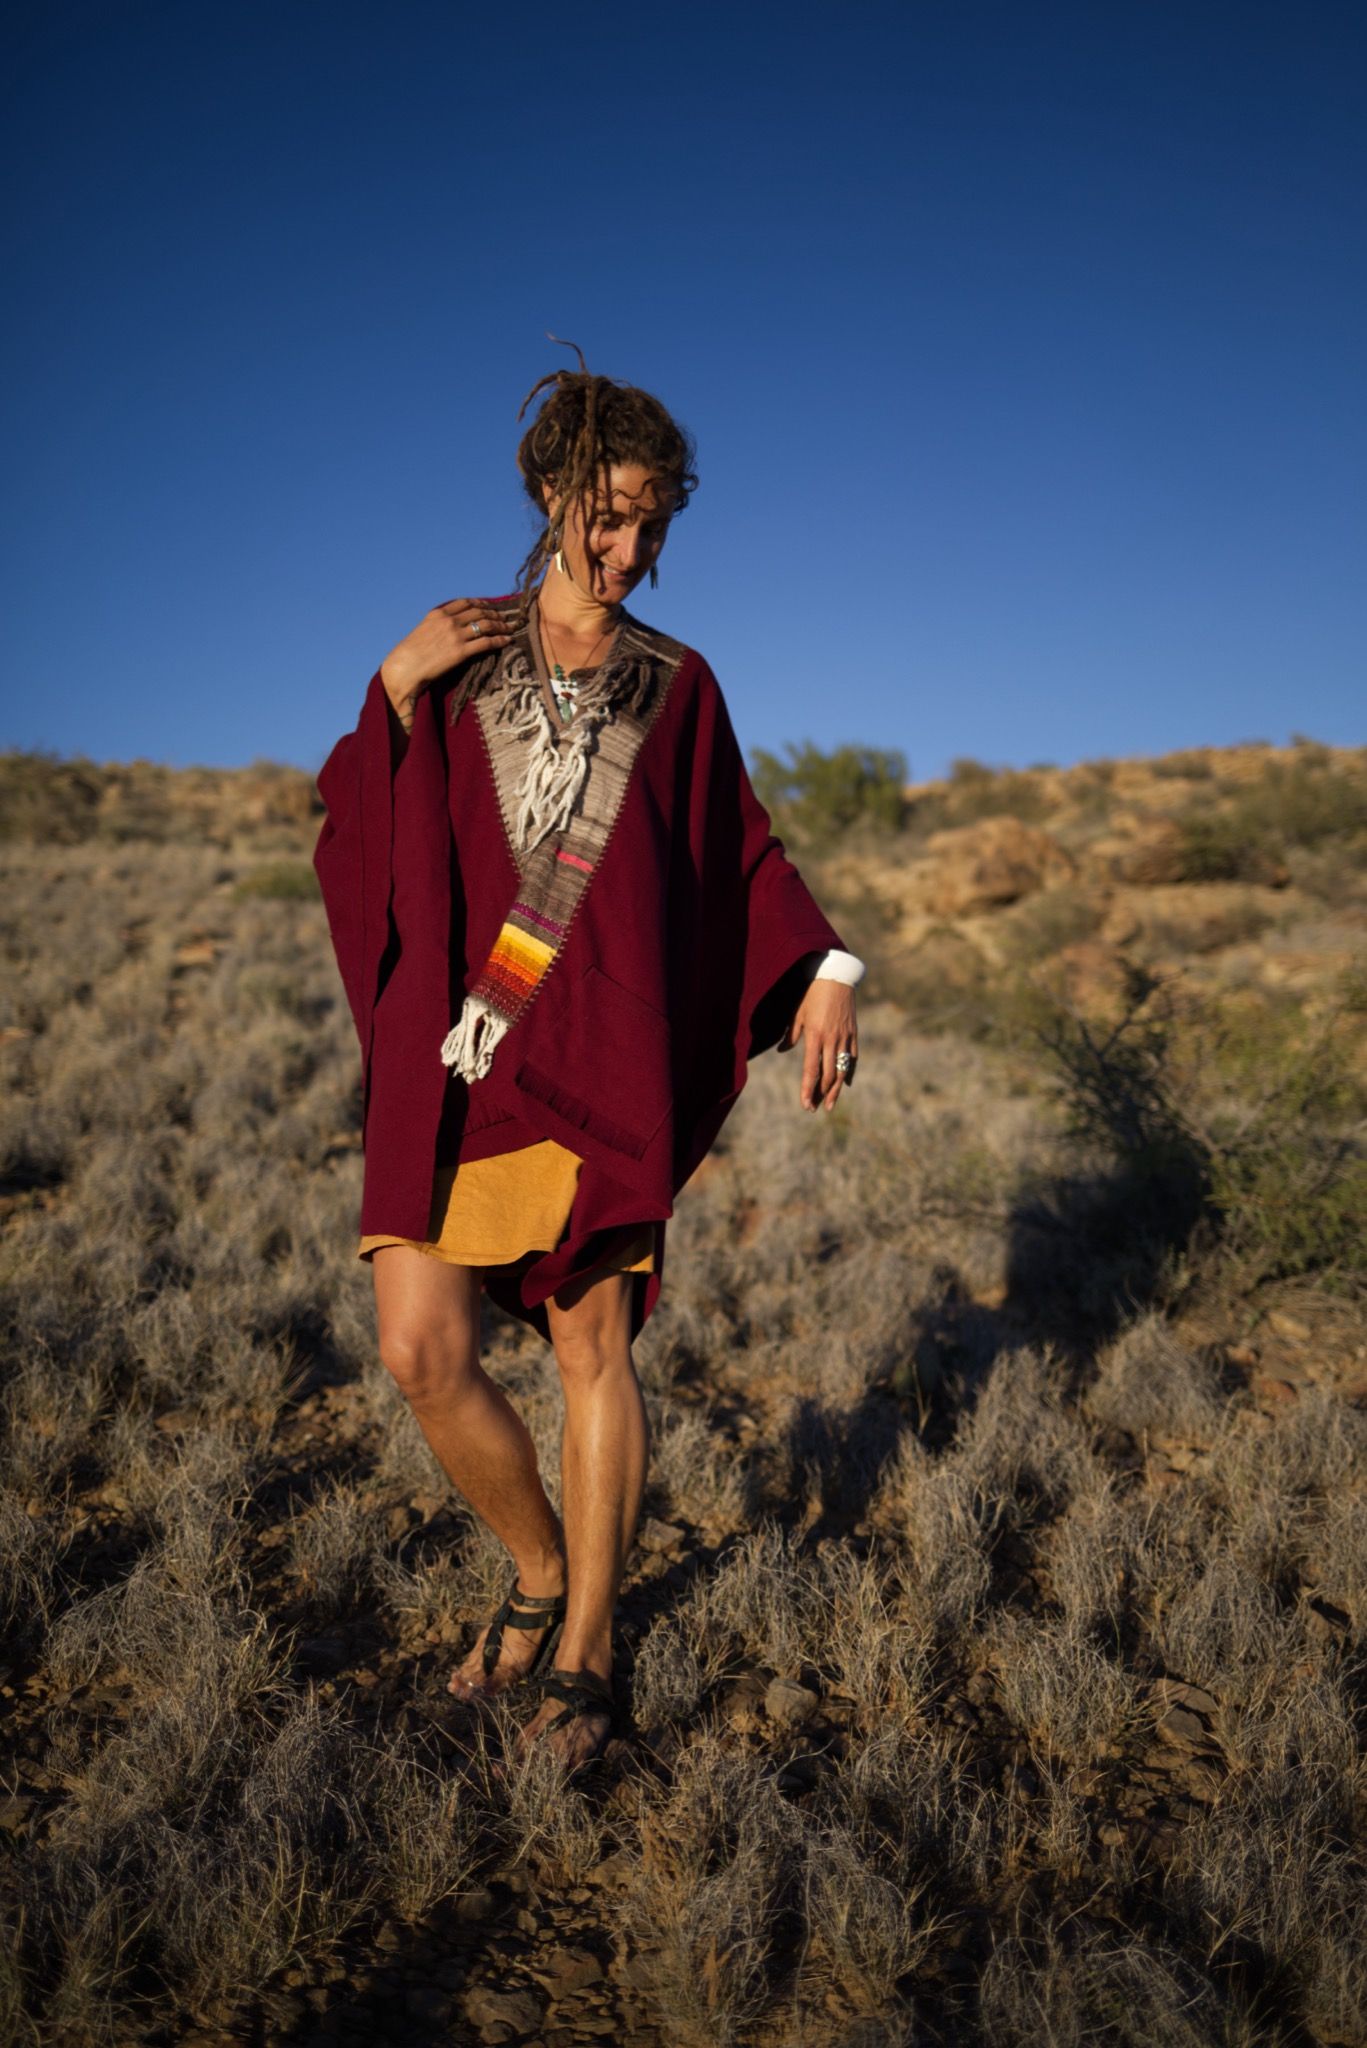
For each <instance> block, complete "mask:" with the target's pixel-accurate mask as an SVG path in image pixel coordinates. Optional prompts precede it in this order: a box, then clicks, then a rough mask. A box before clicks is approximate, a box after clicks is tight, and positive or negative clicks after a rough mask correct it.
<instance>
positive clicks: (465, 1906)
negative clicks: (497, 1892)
mask: <svg viewBox="0 0 1367 2048" xmlns="http://www.w3.org/2000/svg"><path fill="white" fill-rule="evenodd" d="M497 1910H498V1901H497V1899H496V1898H495V1897H494V1895H493V1893H492V1892H491V1891H490V1889H489V1887H488V1885H487V1884H480V1885H475V1886H474V1887H473V1888H472V1889H471V1890H470V1891H468V1892H457V1893H456V1896H455V1897H454V1898H453V1899H452V1901H451V1914H452V1917H453V1918H454V1919H456V1920H460V1921H464V1922H466V1923H467V1924H468V1923H470V1922H472V1921H474V1922H478V1921H483V1920H492V1918H493V1916H494V1914H495V1913H496V1912H497Z"/></svg>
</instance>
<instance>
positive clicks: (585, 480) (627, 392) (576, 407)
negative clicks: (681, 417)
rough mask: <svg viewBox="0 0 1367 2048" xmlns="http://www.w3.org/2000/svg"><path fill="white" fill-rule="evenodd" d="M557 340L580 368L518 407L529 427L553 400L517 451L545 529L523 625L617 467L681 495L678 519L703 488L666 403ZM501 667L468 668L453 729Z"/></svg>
mask: <svg viewBox="0 0 1367 2048" xmlns="http://www.w3.org/2000/svg"><path fill="white" fill-rule="evenodd" d="M549 339H550V340H551V341H555V342H557V344H558V346H559V347H561V348H572V349H573V350H574V352H575V354H576V356H578V358H579V368H578V369H577V370H551V371H550V372H549V373H548V374H547V375H546V376H544V377H542V378H540V379H538V381H537V382H536V383H535V384H533V386H532V388H531V390H530V391H529V392H528V393H527V396H526V397H525V398H524V399H523V401H522V404H521V405H520V406H519V407H518V413H517V416H518V419H519V420H521V419H523V418H524V417H525V416H526V412H527V408H528V407H529V406H530V405H531V403H532V401H533V400H534V399H535V398H537V397H538V396H539V395H540V394H541V393H542V392H543V391H544V392H546V394H547V395H546V397H545V398H543V399H542V401H541V405H540V407H539V409H538V411H537V414H536V417H535V419H534V420H533V421H532V423H531V425H530V426H529V427H528V429H527V431H526V433H525V434H524V435H523V436H522V439H521V441H520V442H519V443H518V449H517V466H518V468H519V470H520V471H521V472H522V483H523V488H524V489H525V491H526V493H527V496H528V497H529V498H530V500H531V502H532V505H533V506H534V508H535V509H536V511H537V513H538V514H539V515H540V517H541V519H542V520H543V522H544V524H543V525H542V528H541V531H540V533H539V534H538V535H537V537H536V539H535V540H534V541H533V543H532V545H531V547H530V548H529V549H528V551H527V554H526V556H525V557H524V559H523V562H522V566H521V568H520V569H519V570H518V588H517V596H518V602H517V604H516V605H510V606H509V611H510V613H513V614H514V615H515V616H517V617H518V618H525V617H526V614H527V608H528V606H529V604H530V602H531V595H532V590H533V587H534V586H535V584H536V583H537V582H538V581H539V579H540V577H541V576H542V575H543V573H544V572H545V570H546V569H547V567H548V566H549V565H550V562H551V560H552V558H553V557H554V555H555V552H556V550H557V548H558V547H559V546H560V544H561V539H562V536H563V532H564V525H565V519H566V515H567V514H568V512H569V510H570V508H571V507H572V506H575V505H577V506H578V507H579V510H580V516H581V520H582V524H583V527H584V529H585V530H586V531H587V529H588V527H589V526H591V525H592V523H593V519H594V515H595V511H596V508H597V507H598V506H599V504H601V503H602V502H604V501H606V500H607V499H608V498H609V472H610V471H611V469H612V467H613V465H614V464H622V463H639V464H640V466H641V467H642V468H643V469H648V470H649V471H650V472H651V474H652V475H653V476H655V477H658V479H659V481H660V483H661V484H662V485H663V486H665V487H667V488H668V489H669V490H671V491H672V492H673V495H674V507H675V512H676V513H678V512H682V511H683V509H684V507H685V505H687V503H688V500H689V498H690V496H691V495H692V493H693V492H694V491H695V490H696V489H697V487H698V478H697V473H696V471H695V470H694V468H693V463H694V460H695V457H696V450H695V448H694V445H693V440H692V437H691V435H689V434H688V433H687V432H686V431H685V430H684V428H682V427H681V426H679V424H678V423H677V421H676V420H675V419H674V418H673V417H672V416H671V415H670V413H669V412H668V411H666V409H665V407H664V406H663V405H661V403H660V401H659V399H658V398H654V397H652V396H651V394H650V392H648V391H642V390H641V389H640V388H639V386H638V385H635V384H619V383H617V382H616V381H615V380H614V379H613V378H611V377H596V376H594V375H593V374H592V372H591V371H590V370H589V367H588V365H587V363H586V362H585V361H584V353H583V350H582V349H581V348H580V347H579V346H578V344H577V343H576V342H562V341H559V338H558V336H556V335H554V334H552V335H551V336H550V337H549ZM546 484H549V485H550V486H551V488H552V491H553V493H554V495H555V497H556V499H557V500H558V503H557V505H556V511H555V517H554V518H553V519H552V518H551V517H550V515H549V513H548V511H547V507H546V499H545V491H544V489H543V486H544V485H546ZM497 662H498V654H497V652H494V653H491V654H489V655H486V656H485V657H483V658H482V659H479V660H476V661H472V662H469V663H467V665H466V668H465V671H464V674H463V676H462V679H461V682H460V684H458V685H457V687H456V689H455V690H454V691H453V692H452V699H451V707H450V715H451V721H452V723H453V724H454V722H455V720H456V719H457V718H458V717H459V716H460V712H461V710H462V708H463V707H464V705H465V704H466V703H468V702H469V700H470V699H471V698H472V697H474V696H476V695H477V694H478V692H479V691H480V690H481V689H482V688H483V686H484V684H485V683H486V682H487V681H488V679H489V677H490V676H491V675H492V674H493V671H494V669H495V667H496V666H497Z"/></svg>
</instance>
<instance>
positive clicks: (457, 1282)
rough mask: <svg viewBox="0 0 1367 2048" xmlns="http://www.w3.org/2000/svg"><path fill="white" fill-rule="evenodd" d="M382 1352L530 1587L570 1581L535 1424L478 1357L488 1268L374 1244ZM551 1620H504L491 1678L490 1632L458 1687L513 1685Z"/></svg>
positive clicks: (556, 1589) (461, 1487) (560, 1586)
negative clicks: (525, 1625)
mask: <svg viewBox="0 0 1367 2048" xmlns="http://www.w3.org/2000/svg"><path fill="white" fill-rule="evenodd" d="M371 1264H372V1267H373V1269H374V1276H375V1303H376V1308H377V1311H378V1316H379V1342H380V1357H381V1358H382V1359H383V1361H384V1363H385V1365H386V1367H387V1368H388V1370H389V1371H390V1372H391V1373H392V1374H393V1376H394V1379H395V1381H396V1382H397V1384H398V1386H399V1388H400V1390H401V1392H402V1393H403V1395H404V1396H405V1398H406V1399H407V1401H408V1404H409V1406H410V1407H411V1408H412V1410H413V1413H414V1415H415V1416H416V1417H417V1420H418V1424H419V1427H420V1428H421V1430H422V1433H423V1435H424V1436H425V1437H426V1438H427V1441H428V1443H429V1444H430V1445H431V1446H432V1451H433V1454H434V1456H435V1457H436V1459H437V1462H438V1463H439V1464H440V1466H441V1468H442V1470H443V1471H444V1472H445V1473H446V1475H447V1477H448V1478H449V1479H450V1481H451V1484H452V1485H453V1486H454V1487H456V1488H457V1490H458V1491H459V1492H460V1493H461V1494H462V1495H463V1496H464V1498H465V1499H466V1500H467V1501H468V1502H469V1503H470V1506H471V1507H472V1508H473V1509H474V1510H475V1513H476V1514H477V1515H479V1516H480V1517H481V1518H482V1519H483V1520H484V1521H485V1522H487V1523H488V1525H489V1527H490V1528H491V1529H492V1530H493V1532H494V1534H495V1535H496V1536H497V1537H499V1538H500V1540H501V1541H502V1542H504V1543H506V1544H507V1546H508V1549H509V1550H510V1551H511V1553H512V1556H513V1559H514V1562H515V1563H516V1565H517V1571H518V1584H519V1586H520V1587H521V1588H522V1591H523V1592H524V1593H532V1594H537V1593H560V1592H563V1590H564V1587H565V1542H564V1534H563V1531H562V1529H561V1526H560V1521H559V1518H558V1517H557V1515H556V1512H555V1510H554V1508H553V1507H552V1506H551V1503H550V1501H549V1500H548V1498H547V1496H546V1489H545V1487H544V1486H543V1485H542V1483H541V1474H540V1471H539V1470H538V1467H537V1462H536V1447H535V1445H534V1444H533V1442H532V1437H531V1432H530V1430H529V1429H528V1428H527V1425H526V1423H525V1422H524V1421H523V1420H522V1417H521V1416H520V1415H519V1414H518V1412H517V1410H516V1408H514V1406H513V1404H512V1402H511V1401H510V1400H509V1399H508V1396H507V1395H506V1394H505V1393H504V1392H503V1389H502V1388H501V1387H499V1386H497V1385H496V1384H495V1382H494V1381H493V1380H491V1379H490V1377H489V1375H488V1373H487V1372H485V1370H484V1367H483V1366H482V1365H481V1364H480V1358H479V1303H480V1294H481V1291H482V1287H483V1276H482V1273H481V1270H480V1268H479V1267H477V1266H455V1265H451V1264H448V1263H447V1261H445V1260H444V1259H435V1258H432V1257H431V1256H430V1255H429V1254H428V1253H426V1252H418V1251H414V1250H412V1249H411V1247H409V1246H408V1245H384V1246H382V1247H381V1248H380V1249H379V1250H378V1251H377V1252H375V1253H374V1255H373V1258H372V1261H371ZM544 1633H545V1631H544V1630H543V1629H539V1628H536V1629H522V1628H511V1629H505V1630H504V1633H503V1641H502V1643H501V1644H500V1646H499V1654H498V1661H497V1663H496V1664H495V1666H494V1669H493V1671H492V1673H490V1674H489V1677H488V1678H487V1679H486V1677H485V1673H484V1667H483V1663H482V1661H481V1656H480V1652H481V1650H482V1648H483V1644H484V1638H485V1636H486V1635H487V1634H488V1629H487V1628H483V1629H481V1630H480V1633H479V1637H478V1640H477V1641H476V1643H475V1646H474V1648H473V1649H472V1650H471V1652H470V1654H469V1656H468V1657H467V1658H466V1659H465V1661H464V1662H463V1663H462V1664H461V1665H459V1666H458V1667H457V1670H456V1671H455V1673H454V1674H453V1676H452V1679H451V1684H450V1688H449V1689H450V1691H452V1692H454V1693H456V1694H457V1695H458V1696H459V1697H462V1698H473V1697H477V1696H479V1695H480V1694H484V1695H488V1694H490V1693H493V1692H499V1691H502V1690H503V1688H504V1687H505V1686H506V1685H509V1684H511V1683H512V1681H513V1679H515V1678H516V1677H517V1676H518V1674H519V1673H520V1672H522V1671H525V1670H526V1668H527V1666H528V1665H529V1664H530V1663H531V1661H532V1659H533V1657H534V1656H535V1655H536V1652H537V1649H538V1648H539V1646H540V1644H541V1641H542V1638H543V1636H544Z"/></svg>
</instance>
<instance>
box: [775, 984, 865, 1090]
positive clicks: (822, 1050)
mask: <svg viewBox="0 0 1367 2048" xmlns="http://www.w3.org/2000/svg"><path fill="white" fill-rule="evenodd" d="M800 1038H801V1039H804V1040H805V1044H804V1046H803V1060H802V1089H801V1094H802V1107H803V1108H804V1109H823V1108H824V1109H834V1108H835V1105H836V1103H837V1101H838V1100H839V1097H840V1090H841V1088H842V1087H843V1086H844V1084H845V1083H846V1081H850V1080H853V1078H854V1063H855V1060H856V1059H857V1058H858V1055H859V1031H858V1027H857V1026H856V1024H855V1021H854V990H853V989H852V988H850V987H849V986H848V984H847V983H845V982H843V981H825V980H821V979H818V980H816V981H813V982H810V983H809V984H808V987H807V993H806V995H805V996H804V997H803V998H802V1001H801V1002H800V1003H799V1004H798V1006H797V1015H796V1016H795V1017H794V1018H793V1021H792V1023H791V1024H790V1025H789V1026H788V1029H787V1030H786V1031H785V1032H784V1034H783V1036H782V1038H780V1040H779V1042H778V1050H779V1051H780V1052H788V1051H789V1050H790V1049H791V1048H792V1047H793V1046H795V1045H796V1044H797V1042H798V1040H799V1039H800ZM838 1052H847V1053H848V1054H849V1056H850V1064H849V1066H848V1067H847V1068H846V1069H845V1072H844V1073H843V1074H840V1073H837V1072H836V1066H835V1056H836V1054H837V1053H838Z"/></svg>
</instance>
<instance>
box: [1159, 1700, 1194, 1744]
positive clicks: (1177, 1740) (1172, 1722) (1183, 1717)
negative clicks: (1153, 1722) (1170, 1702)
mask: <svg viewBox="0 0 1367 2048" xmlns="http://www.w3.org/2000/svg"><path fill="white" fill-rule="evenodd" d="M1158 1733H1159V1734H1160V1735H1161V1736H1162V1738H1163V1740H1164V1742H1170V1743H1172V1744H1173V1745H1174V1746H1175V1747H1176V1748H1178V1749H1195V1748H1197V1747H1198V1745H1199V1744H1201V1743H1203V1742H1204V1741H1205V1740H1206V1724H1205V1722H1204V1721H1203V1720H1202V1719H1201V1716H1200V1715H1199V1714H1193V1713H1192V1711H1191V1709H1190V1707H1179V1706H1171V1707H1169V1708H1168V1709H1167V1711H1166V1712H1165V1713H1164V1714H1162V1715H1161V1716H1160V1717H1159V1721H1158Z"/></svg>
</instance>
